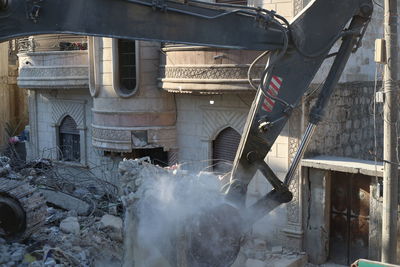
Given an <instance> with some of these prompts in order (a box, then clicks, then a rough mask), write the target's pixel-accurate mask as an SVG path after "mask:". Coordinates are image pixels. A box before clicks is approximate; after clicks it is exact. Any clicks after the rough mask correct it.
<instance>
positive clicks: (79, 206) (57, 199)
mask: <svg viewBox="0 0 400 267" xmlns="http://www.w3.org/2000/svg"><path fill="white" fill-rule="evenodd" d="M39 191H40V192H41V193H42V194H43V195H44V197H45V198H46V200H47V202H49V203H51V204H54V205H56V206H58V207H60V208H63V209H66V210H75V211H76V213H77V214H78V215H87V214H88V213H89V211H90V205H89V204H88V203H86V202H85V201H83V200H81V199H79V198H76V197H74V196H71V195H69V194H65V193H63V192H60V191H54V190H50V189H40V190H39Z"/></svg>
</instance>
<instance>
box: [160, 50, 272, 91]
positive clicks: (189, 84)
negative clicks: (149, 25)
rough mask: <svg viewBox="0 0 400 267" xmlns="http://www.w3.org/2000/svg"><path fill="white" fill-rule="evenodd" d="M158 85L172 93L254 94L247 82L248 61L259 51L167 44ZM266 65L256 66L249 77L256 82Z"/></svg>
mask: <svg viewBox="0 0 400 267" xmlns="http://www.w3.org/2000/svg"><path fill="white" fill-rule="evenodd" d="M163 52H164V54H165V58H164V64H162V65H161V66H160V73H161V77H160V78H159V86H160V87H161V88H162V89H164V90H166V91H168V92H172V93H194V94H223V93H246V92H254V90H253V89H252V88H251V87H250V85H249V82H248V79H247V71H248V68H249V66H250V64H251V62H252V61H253V60H254V59H255V58H256V57H257V56H258V55H259V54H260V53H261V52H260V51H244V50H229V49H217V48H210V47H205V46H186V45H167V46H165V47H164V48H163ZM264 68H265V63H264V64H263V63H260V64H257V65H256V66H255V67H254V69H253V71H252V75H251V76H252V78H253V80H254V81H255V82H259V77H260V73H261V72H262V70H263V69H264Z"/></svg>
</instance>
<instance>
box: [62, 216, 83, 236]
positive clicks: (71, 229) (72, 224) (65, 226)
mask: <svg viewBox="0 0 400 267" xmlns="http://www.w3.org/2000/svg"><path fill="white" fill-rule="evenodd" d="M60 229H61V231H63V232H64V233H67V234H75V235H78V234H79V231H80V225H79V223H78V219H77V218H76V217H67V218H65V219H64V220H62V221H61V223H60Z"/></svg>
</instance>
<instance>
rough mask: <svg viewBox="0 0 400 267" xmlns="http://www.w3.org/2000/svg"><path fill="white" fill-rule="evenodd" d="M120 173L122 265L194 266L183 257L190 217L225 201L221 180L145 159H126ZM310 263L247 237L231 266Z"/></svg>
mask: <svg viewBox="0 0 400 267" xmlns="http://www.w3.org/2000/svg"><path fill="white" fill-rule="evenodd" d="M119 171H120V177H121V178H120V181H121V183H122V192H123V197H122V200H123V204H124V207H125V214H124V239H125V240H124V249H125V253H124V257H125V258H124V262H125V263H127V264H126V265H124V266H126V267H128V266H130V265H129V262H133V261H135V263H136V264H137V265H135V266H139V267H157V266H163V267H164V266H165V267H168V266H171V267H175V266H177V267H190V265H188V264H187V255H184V253H183V251H185V250H186V249H187V247H186V246H187V243H186V242H187V240H188V239H187V237H188V232H186V231H187V230H188V229H187V226H188V225H189V224H188V220H190V218H189V217H196V214H195V213H196V212H202V211H204V210H207V209H211V208H212V207H213V206H215V205H218V204H219V203H221V201H223V200H221V198H220V196H221V194H220V188H221V187H223V186H222V179H221V178H223V177H217V176H215V175H213V174H211V173H207V172H200V173H191V172H188V171H186V170H182V169H180V166H174V167H173V168H170V169H165V168H160V167H158V166H154V165H152V164H149V163H148V161H147V160H146V159H137V160H125V161H123V162H121V163H120V165H119ZM227 220H229V218H227ZM189 232H190V230H189ZM135 240H140V242H135ZM163 240H167V241H166V242H165V243H164V241H163ZM171 248H172V249H171ZM155 251H157V252H155ZM174 253H175V254H174ZM171 262H173V264H171ZM306 262H307V257H306V255H305V253H304V252H297V251H292V250H288V249H285V248H283V247H282V246H281V245H279V244H273V243H271V242H268V241H267V240H263V239H262V238H260V237H258V236H255V235H253V233H251V232H249V233H247V235H246V236H245V237H244V238H243V242H242V245H241V249H240V252H239V255H238V258H237V259H236V261H235V263H234V264H233V265H232V267H285V266H291V267H295V266H304V265H305V264H306ZM201 266H203V265H201ZM204 266H205V265H204Z"/></svg>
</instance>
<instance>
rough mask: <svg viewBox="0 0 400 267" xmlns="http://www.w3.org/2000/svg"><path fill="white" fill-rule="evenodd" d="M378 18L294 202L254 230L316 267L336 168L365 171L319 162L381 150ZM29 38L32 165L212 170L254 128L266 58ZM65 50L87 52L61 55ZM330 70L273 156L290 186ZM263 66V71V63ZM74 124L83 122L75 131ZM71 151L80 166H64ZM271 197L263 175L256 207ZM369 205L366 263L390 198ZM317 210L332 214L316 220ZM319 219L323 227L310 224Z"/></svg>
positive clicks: (252, 1) (292, 7)
mask: <svg viewBox="0 0 400 267" xmlns="http://www.w3.org/2000/svg"><path fill="white" fill-rule="evenodd" d="M308 2H309V1H307V0H264V1H258V0H249V2H248V4H249V5H252V6H263V7H264V8H267V9H274V10H276V11H277V12H278V13H279V14H282V15H284V16H285V17H286V18H287V19H289V20H290V19H292V18H293V17H294V16H295V15H296V14H297V13H298V12H299V11H301V10H302V9H303V8H304V7H305V6H306V5H307V4H308ZM376 11H378V12H376V13H375V15H374V18H373V21H372V23H371V24H370V27H369V28H368V31H367V33H366V36H365V38H364V41H363V47H362V48H360V50H359V51H358V53H357V54H355V55H353V56H352V57H351V59H350V62H349V64H348V65H347V67H346V69H345V72H344V74H343V77H342V79H341V83H340V85H338V88H337V89H338V90H337V93H336V94H335V95H334V96H333V97H332V100H331V102H330V106H329V107H328V110H329V111H328V112H327V113H329V114H330V116H329V118H327V119H326V120H325V121H324V122H323V123H322V124H321V126H320V128H319V129H318V130H317V132H316V134H315V136H314V138H313V141H312V143H311V145H310V147H309V149H308V152H307V154H306V156H307V157H308V158H312V159H311V163H310V162H308V163H307V162H306V161H304V162H305V163H304V164H303V167H302V168H301V169H300V170H299V172H298V173H297V175H296V178H295V179H294V181H293V183H292V185H291V188H290V189H291V191H292V192H293V194H294V200H293V201H292V202H291V203H289V204H287V205H286V206H283V207H282V208H279V209H278V210H277V211H276V212H275V213H274V214H273V215H272V216H266V217H265V218H263V219H262V220H260V221H259V222H258V223H256V224H255V225H254V227H253V234H254V235H255V236H257V237H259V238H261V239H266V240H269V241H270V242H271V243H272V242H273V243H274V244H281V245H284V246H286V247H288V248H291V249H294V250H300V251H303V250H306V251H307V252H308V253H309V254H310V260H311V261H312V262H314V263H322V262H325V261H327V260H329V259H332V255H331V254H330V252H329V251H330V250H329V242H330V240H331V239H332V238H330V235H329V233H330V231H331V228H330V219H331V217H330V210H331V206H330V203H331V201H332V199H331V197H330V194H334V193H335V192H332V191H331V186H329V184H330V183H331V182H332V181H334V179H335V178H334V176H332V172H344V173H348V174H349V173H358V172H356V171H355V170H357V169H356V168H350V169H346V170H344V169H340V168H336V167H335V166H336V165H338V164H339V165H340V163H337V162H342V161H340V160H338V161H336V163H332V161H331V163H330V164H331V165H329V164H328V165H323V166H325V167H323V168H322V167H321V168H322V169H321V168H318V167H316V166H322V165H321V164H320V163H321V162H319V161H318V159H315V156H318V155H334V156H337V157H351V158H353V160H355V159H363V160H370V159H373V158H374V157H373V154H374V153H375V154H380V153H381V152H380V150H379V151H375V144H374V142H373V137H374V133H375V132H376V133H377V140H380V138H379V137H380V136H381V120H380V118H378V122H377V124H376V125H377V126H376V131H375V130H374V124H375V121H374V119H373V117H371V112H372V111H371V103H372V102H371V100H372V99H373V96H374V91H375V86H374V82H373V81H374V79H375V63H373V43H374V39H375V38H376V37H377V36H380V35H381V33H382V31H381V25H382V20H381V19H380V18H381V12H380V11H379V8H377V10H376ZM30 40H31V41H32V43H34V44H35V46H34V47H33V48H32V50H31V51H26V52H25V53H20V54H19V62H20V69H19V78H18V84H19V86H20V87H23V88H26V89H28V93H29V114H30V115H29V116H30V117H29V128H30V132H31V138H30V141H29V143H28V147H29V151H30V153H29V155H30V158H35V157H49V158H52V159H54V160H56V161H59V162H60V163H62V164H66V165H70V166H74V167H79V168H82V169H85V170H91V171H93V172H95V173H96V174H97V175H99V176H101V177H103V178H104V179H107V180H109V181H111V182H115V183H117V182H118V180H117V179H118V178H117V177H116V166H117V163H118V162H119V161H120V160H121V159H122V158H124V157H127V158H134V157H142V156H150V157H151V158H152V159H153V161H154V162H155V163H157V164H161V165H171V164H174V163H181V164H182V166H183V168H187V169H189V170H192V171H199V170H208V171H213V170H215V169H214V167H213V166H214V165H215V164H216V162H215V159H214V158H213V157H214V155H215V154H216V150H218V153H225V154H222V155H227V159H229V157H228V156H229V155H228V154H229V153H228V152H229V151H232V147H234V146H235V145H236V146H237V145H238V144H237V143H236V144H233V143H230V144H228V143H227V144H226V145H225V146H222V147H221V146H217V144H218V143H219V142H218V141H219V140H222V139H223V138H224V137H223V136H224V134H226V132H227V131H229V132H230V134H231V135H230V136H235V133H236V134H240V133H241V132H242V130H243V127H244V123H245V120H246V117H247V114H248V111H249V107H250V105H251V103H252V101H253V98H254V96H255V92H254V91H253V90H252V89H251V88H250V87H249V85H248V83H247V68H248V66H249V64H250V63H251V62H252V61H253V60H254V58H255V57H256V56H257V55H258V54H259V53H260V51H231V50H226V49H211V48H209V47H200V46H182V45H163V46H161V45H160V44H158V43H152V42H144V41H136V42H134V43H131V44H129V45H127V46H124V45H125V44H121V43H120V42H119V40H112V39H109V38H98V37H96V38H88V39H86V38H82V37H76V36H57V37H54V36H37V37H33V38H31V39H30ZM65 45H67V46H68V45H69V46H72V49H77V50H69V49H66V50H63V51H60V50H62V46H65ZM82 49H83V50H82ZM124 49H125V50H124ZM122 50H123V51H124V52H123V53H124V55H125V56H126V58H130V59H129V60H128V61H125V60H124V57H121V51H122ZM132 56H133V57H132ZM329 65H330V62H329V60H328V61H327V63H326V64H324V65H323V66H322V70H321V72H320V73H318V75H317V76H316V78H315V80H314V82H313V86H312V88H311V89H310V93H309V94H308V95H306V96H305V97H304V99H303V103H302V105H301V106H300V107H298V108H297V109H296V110H295V112H294V114H293V116H292V118H291V119H290V120H289V122H288V124H287V126H286V127H285V128H284V130H283V132H282V133H281V135H280V136H279V137H278V139H277V141H276V142H275V144H274V146H273V147H272V149H271V151H270V153H269V155H268V157H267V158H266V161H267V163H268V164H270V166H271V167H272V169H273V170H274V171H275V172H276V173H277V175H278V177H280V178H281V179H283V178H284V176H285V174H286V172H287V170H288V168H289V165H290V162H291V160H292V159H293V157H294V155H295V152H296V150H297V147H298V145H299V142H300V139H301V135H302V133H303V131H304V129H305V126H306V124H307V114H308V110H309V109H310V106H311V105H312V103H313V102H315V97H316V96H315V93H313V92H314V90H313V88H317V87H318V85H319V84H320V83H321V82H322V81H323V80H324V78H325V76H326V74H327V71H328V68H329ZM256 67H257V68H258V70H261V69H262V68H263V65H262V64H261V65H259V66H256ZM126 73H128V74H129V75H130V77H128V78H129V79H128V80H129V81H128V82H127V81H126V78H127V77H123V76H124V75H125V74H126ZM121 75H122V76H121ZM124 79H125V80H124ZM125 82H127V83H126V84H125ZM127 85H129V86H127ZM70 118H71V119H72V120H71V119H70ZM70 121H73V123H69V124H68V123H67V122H70ZM67 126H68V127H69V128H68V127H67ZM64 129H67V130H65V131H64ZM64 139H65V140H64ZM71 140H72V141H71ZM74 140H75V141H74ZM77 140H79V144H78V143H77V142H78V141H77ZM63 142H72V143H68V144H70V146H71V147H75V149H78V148H79V157H78V156H76V155H78V154H76V153H77V152H76V151H75V152H74V151H72V152H71V151H65V150H63V148H62V147H63V145H62V144H63ZM74 142H75V143H74ZM74 144H75V146H74ZM377 146H378V147H379V146H380V143H379V141H378V144H377ZM370 151H372V154H371V153H370ZM71 153H72V154H71ZM74 153H75V154H74ZM218 153H217V154H218ZM60 155H61V156H60ZM64 155H72V158H71V157H69V158H68V160H65V159H66V158H65V157H63V156H64ZM74 155H75V156H74ZM218 155H221V154H218ZM69 159H72V160H69ZM364 163H365V162H364ZM335 164H336V165H335ZM365 164H367V165H363V166H362V167H360V168H359V169H363V170H364V169H366V170H369V171H368V172H367V173H368V175H369V176H371V177H372V176H375V175H377V176H379V172H378V171H376V172H374V171H370V169H369V168H370V163H365ZM228 165H229V160H228ZM326 166H328V167H326ZM329 166H330V167H329ZM328 172H329V173H328ZM310 173H317V174H318V175H319V176H318V175H316V176H315V175H313V174H312V175H311V174H310ZM364 173H365V172H364ZM368 175H367V176H368ZM316 177H322V178H321V179H320V180H318V179H317V178H316ZM325 177H330V178H326V179H325ZM332 177H333V178H332ZM329 179H330V180H329ZM328 180H329V181H328ZM326 181H328V182H329V183H328V182H326ZM371 181H372V180H371ZM369 186H370V187H371V191H370V192H372V191H374V192H375V191H377V190H378V189H379V188H378V187H379V183H375V184H374V183H370V185H369ZM377 188H378V189H377ZM270 189H271V187H270V185H269V184H268V182H266V180H265V179H264V178H263V177H261V175H260V174H257V175H256V177H255V178H254V179H253V181H252V182H251V184H250V188H249V193H248V203H252V202H254V201H255V200H256V199H258V198H260V197H261V196H263V195H264V194H265V193H267V192H269V190H270ZM321 192H322V193H321ZM316 196H317V197H319V198H317V197H316ZM322 198H323V199H322ZM370 199H371V201H370V206H369V210H370V211H371V213H370V215H371V220H370V225H371V227H370V228H369V229H370V230H369V231H370V232H371V233H370V235H369V239H370V242H369V245H368V246H369V247H368V249H367V250H368V251H370V254H368V255H367V256H369V257H370V258H376V257H377V255H373V250H374V248H376V247H377V246H378V244H379V240H378V239H377V238H376V236H377V234H376V231H375V232H374V233H372V230H371V229H373V228H374V227H375V228H376V229H378V228H379V221H378V222H376V223H375V224H374V225H373V224H372V223H371V222H372V221H373V220H375V219H376V218H378V217H379V214H378V213H376V214H375V215H374V216H375V217H374V216H372V215H373V214H374V212H375V210H379V209H375V210H374V207H375V206H379V199H378V200H376V198H373V197H370ZM374 199H375V200H374ZM322 200H324V201H322ZM325 200H326V201H325ZM321 203H322V204H321ZM318 204H319V206H318ZM315 205H317V206H315ZM321 205H322V206H321ZM313 207H316V209H315V210H320V211H321V213H320V214H316V215H315V214H311V213H310V210H312V209H313ZM321 214H324V215H323V216H322V215H321ZM311 215H313V218H316V220H317V221H316V222H314V221H313V222H311V223H310V221H309V220H308V219H309V217H310V216H311ZM314 215H315V216H314ZM282 225H284V227H282ZM267 226H268V227H267ZM315 229H317V230H315ZM332 231H333V230H332ZM316 239H318V240H322V242H321V243H320V245H319V248H320V250H316V251H318V254H317V255H314V254H312V252H311V249H310V244H313V242H314V241H315V240H316ZM271 240H273V241H271ZM374 242H375V243H374ZM371 244H372V245H371Z"/></svg>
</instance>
